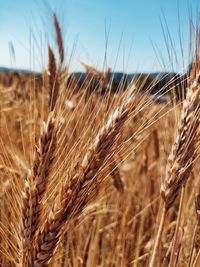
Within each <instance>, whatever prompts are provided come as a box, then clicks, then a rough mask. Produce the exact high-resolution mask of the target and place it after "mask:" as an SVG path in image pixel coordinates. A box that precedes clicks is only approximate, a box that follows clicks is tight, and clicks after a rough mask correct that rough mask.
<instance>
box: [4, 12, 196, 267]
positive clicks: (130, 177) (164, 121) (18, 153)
mask: <svg viewBox="0 0 200 267" xmlns="http://www.w3.org/2000/svg"><path fill="white" fill-rule="evenodd" d="M53 21H54V26H55V32H56V40H55V43H56V44H57V48H56V49H57V51H58V55H59V56H58V58H57V57H56V56H55V55H56V54H57V51H54V50H53V49H52V48H51V47H50V46H49V47H48V67H47V70H46V71H45V72H44V73H43V74H42V76H41V77H37V76H36V75H34V74H32V75H31V74H30V75H28V76H27V77H23V76H17V77H15V76H14V75H6V74H3V75H2V76H1V77H0V78H1V79H0V80H1V85H0V133H1V135H0V266H3V267H4V266H23V267H25V266H29V267H33V266H66V267H86V266H87V267H95V266H99V267H100V266H101V267H104V266H105V267H120V266H122V267H125V266H127V267H139V266H149V267H157V266H170V267H174V266H179V267H186V266H187V267H198V266H200V250H199V249H200V195H199V193H200V192H199V190H200V167H199V155H200V154H199V119H200V114H199V112H200V110H199V107H200V68H199V66H200V65H199V61H198V51H199V47H200V46H199V36H200V35H199V28H198V29H196V35H195V40H196V50H195V51H196V54H195V55H196V56H195V60H194V61H193V65H192V69H191V71H190V73H188V75H187V77H185V76H184V79H185V82H184V83H183V84H182V86H183V87H184V88H183V90H186V94H187V95H186V98H185V99H183V101H180V100H178V101H176V100H174V101H171V100H168V101H165V102H163V103H161V104H157V103H155V102H154V101H153V100H152V99H151V98H150V97H149V95H148V94H147V93H144V91H143V90H141V88H142V86H140V85H141V83H140V82H138V83H133V84H131V85H130V86H128V88H126V90H122V89H120V88H119V90H118V92H115V93H113V92H111V85H110V87H109V86H108V87H107V91H106V92H104V93H102V91H101V89H102V88H101V86H102V84H104V82H105V80H106V73H107V72H106V71H105V72H104V73H99V72H98V71H95V69H92V67H91V66H86V67H88V68H89V70H90V71H91V70H92V71H91V74H90V76H89V77H91V75H94V76H95V75H96V76H97V77H98V79H99V80H100V82H99V88H97V89H96V90H91V89H90V80H89V79H88V81H85V83H84V84H83V85H82V88H77V86H76V84H75V81H73V80H70V82H67V79H68V74H69V66H68V65H67V63H65V52H64V44H63V41H62V34H61V30H60V25H59V22H58V19H57V17H56V15H53ZM107 71H108V70H107ZM98 75H99V76H98ZM122 87H123V85H122ZM150 87H151V85H150V86H149V88H148V89H149V90H150V89H151V88H150ZM167 89H168V90H171V91H173V90H175V89H174V87H173V86H171V87H170V88H167Z"/></svg>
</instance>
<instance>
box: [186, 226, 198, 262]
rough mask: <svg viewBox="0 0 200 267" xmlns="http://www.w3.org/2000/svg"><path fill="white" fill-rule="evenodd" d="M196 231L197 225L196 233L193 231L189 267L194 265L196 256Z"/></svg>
mask: <svg viewBox="0 0 200 267" xmlns="http://www.w3.org/2000/svg"><path fill="white" fill-rule="evenodd" d="M196 231H197V225H196V226H195V228H194V233H193V237H192V246H191V250H190V257H189V262H188V267H191V266H192V262H193V258H194V253H193V252H194V242H195V236H196Z"/></svg>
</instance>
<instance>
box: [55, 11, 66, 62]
mask: <svg viewBox="0 0 200 267" xmlns="http://www.w3.org/2000/svg"><path fill="white" fill-rule="evenodd" d="M53 22H54V27H55V30H56V42H57V45H58V52H59V57H60V63H61V64H62V63H63V62H64V56H65V54H64V48H63V40H62V33H61V29H60V25H59V22H58V19H57V16H56V14H55V13H54V14H53Z"/></svg>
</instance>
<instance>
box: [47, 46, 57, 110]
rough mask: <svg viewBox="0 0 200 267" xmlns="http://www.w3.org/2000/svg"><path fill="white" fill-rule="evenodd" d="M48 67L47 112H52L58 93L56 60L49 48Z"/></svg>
mask: <svg viewBox="0 0 200 267" xmlns="http://www.w3.org/2000/svg"><path fill="white" fill-rule="evenodd" d="M48 53H49V66H48V75H49V77H48V90H49V110H50V111H52V110H53V109H54V107H55V104H56V100H57V97H58V91H59V81H58V71H57V66H56V59H55V56H54V53H53V50H52V49H51V47H50V46H49V47H48Z"/></svg>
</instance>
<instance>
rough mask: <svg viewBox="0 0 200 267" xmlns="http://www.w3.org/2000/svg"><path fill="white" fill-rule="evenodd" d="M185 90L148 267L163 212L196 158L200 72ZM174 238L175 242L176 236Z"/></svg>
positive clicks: (153, 259)
mask: <svg viewBox="0 0 200 267" xmlns="http://www.w3.org/2000/svg"><path fill="white" fill-rule="evenodd" d="M187 90H188V91H187V97H186V99H185V101H184V102H183V109H182V113H181V121H180V125H179V127H178V133H177V136H176V140H175V142H174V144H173V146H172V149H171V153H170V155H169V158H168V164H167V167H166V176H165V180H164V181H163V183H162V185H161V196H162V198H163V200H164V207H163V211H162V216H161V220H160V224H159V229H158V232H157V236H156V239H155V243H154V248H153V252H152V256H151V259H150V264H149V267H154V266H155V265H154V262H155V255H156V251H157V248H158V246H159V242H160V238H161V236H162V231H163V228H164V223H165V218H166V214H167V211H168V210H169V209H170V208H171V207H172V206H173V204H174V201H175V199H176V197H177V195H178V193H179V192H180V191H181V189H182V188H183V186H184V185H185V183H186V182H187V180H188V178H189V176H190V173H191V171H192V167H193V163H194V160H195V157H196V143H197V130H198V126H199V114H200V110H199V107H200V106H199V105H200V72H199V73H198V74H197V75H196V78H195V79H194V80H193V81H191V82H190V81H189V88H188V89H187ZM183 192H184V190H183V191H182V195H184V194H183ZM181 199H183V198H181ZM177 225H178V224H177ZM178 230H179V229H178V227H176V231H175V237H176V236H177V233H178ZM174 240H175V241H176V239H174ZM175 247H176V246H175V243H174V246H173V248H172V254H171V258H170V264H172V263H173V262H174V256H175V249H176V248H175ZM170 266H171V265H170Z"/></svg>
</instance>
